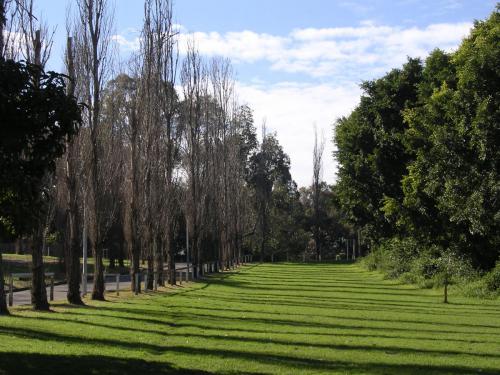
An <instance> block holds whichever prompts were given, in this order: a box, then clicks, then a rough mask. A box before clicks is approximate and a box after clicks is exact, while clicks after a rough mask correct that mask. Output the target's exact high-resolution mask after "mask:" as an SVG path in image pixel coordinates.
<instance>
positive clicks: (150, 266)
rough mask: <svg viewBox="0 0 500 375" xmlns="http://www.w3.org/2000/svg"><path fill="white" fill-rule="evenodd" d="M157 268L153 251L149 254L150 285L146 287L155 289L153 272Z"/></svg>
mask: <svg viewBox="0 0 500 375" xmlns="http://www.w3.org/2000/svg"><path fill="white" fill-rule="evenodd" d="M154 270H155V264H154V257H153V254H152V251H151V250H150V253H149V254H148V285H147V286H146V289H148V290H153V274H154Z"/></svg>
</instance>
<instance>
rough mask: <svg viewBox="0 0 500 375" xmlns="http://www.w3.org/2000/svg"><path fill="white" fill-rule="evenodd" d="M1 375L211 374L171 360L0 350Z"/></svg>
mask: <svg viewBox="0 0 500 375" xmlns="http://www.w3.org/2000/svg"><path fill="white" fill-rule="evenodd" d="M0 374H1V375H14V374H23V375H24V374H27V375H29V374H36V375H40V374H51V375H67V374H72V375H75V374H103V375H122V374H137V375H139V374H140V375H143V374H155V375H156V374H159V375H162V374H179V375H198V374H199V375H205V374H211V373H210V372H204V371H200V370H186V369H179V368H174V367H172V366H171V365H170V364H169V363H166V362H164V363H161V362H149V361H143V360H138V359H126V358H115V357H106V356H88V355H82V356H71V355H70V356H68V355H45V354H31V353H0Z"/></svg>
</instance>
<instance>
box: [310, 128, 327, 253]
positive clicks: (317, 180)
mask: <svg viewBox="0 0 500 375" xmlns="http://www.w3.org/2000/svg"><path fill="white" fill-rule="evenodd" d="M324 149H325V139H324V137H322V138H321V139H319V140H318V131H317V129H316V127H315V128H314V149H313V178H312V185H311V189H312V199H313V209H314V225H313V236H314V246H315V249H316V260H318V261H321V237H320V231H321V228H320V223H319V215H320V197H321V182H322V181H321V180H322V177H323V176H322V173H323V151H324Z"/></svg>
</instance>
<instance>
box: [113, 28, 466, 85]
mask: <svg viewBox="0 0 500 375" xmlns="http://www.w3.org/2000/svg"><path fill="white" fill-rule="evenodd" d="M471 27H472V24H471V23H441V24H432V25H429V26H427V27H406V28H404V27H395V26H387V25H377V24H375V23H374V22H372V21H364V22H361V24H360V25H359V26H357V27H333V28H304V29H295V30H293V31H291V32H290V33H289V34H288V35H286V36H278V35H271V34H266V33H256V32H254V31H249V30H244V31H233V32H227V33H223V34H221V33H218V32H194V33H187V32H186V30H185V28H184V27H182V26H181V25H178V29H179V30H180V37H179V44H180V50H181V52H183V51H184V49H185V46H186V43H187V40H188V39H194V40H195V41H196V45H197V47H198V48H199V50H200V52H201V53H202V54H203V55H207V56H215V55H220V56H225V57H229V58H230V59H232V60H233V61H234V62H236V63H239V62H246V63H254V62H257V61H265V62H267V63H269V66H270V68H271V69H273V70H277V71H283V72H288V73H303V74H306V75H310V76H312V77H327V76H332V75H335V74H340V73H339V72H341V71H342V72H345V71H349V72H351V74H357V75H358V76H359V77H361V78H365V77H364V75H365V73H366V72H367V71H372V69H373V68H383V69H382V71H385V70H388V69H390V68H392V67H395V66H398V65H400V64H401V63H402V62H404V61H405V60H406V57H407V56H412V57H425V56H426V55H427V54H428V53H429V52H430V51H431V50H432V49H434V48H436V47H439V48H442V49H445V50H450V49H452V48H454V47H456V46H457V45H458V44H459V43H460V41H461V39H462V38H463V37H464V36H466V35H467V33H468V32H469V30H470V28H471ZM126 34H127V35H124V34H119V35H115V36H114V37H113V38H114V39H115V40H116V41H117V42H118V44H119V45H120V46H121V47H122V48H123V49H124V50H125V51H130V50H134V49H138V48H139V45H140V39H139V37H138V36H137V33H136V34H135V35H133V34H132V33H130V32H127V33H126ZM379 70H380V69H379ZM359 79H360V78H358V80H359Z"/></svg>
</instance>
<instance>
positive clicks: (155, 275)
mask: <svg viewBox="0 0 500 375" xmlns="http://www.w3.org/2000/svg"><path fill="white" fill-rule="evenodd" d="M157 275H158V273H157V272H156V271H155V272H153V290H154V291H155V292H156V291H157V290H158V285H157V279H158V277H157Z"/></svg>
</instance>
